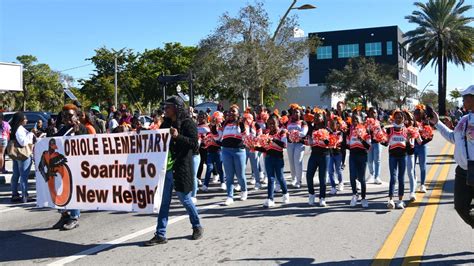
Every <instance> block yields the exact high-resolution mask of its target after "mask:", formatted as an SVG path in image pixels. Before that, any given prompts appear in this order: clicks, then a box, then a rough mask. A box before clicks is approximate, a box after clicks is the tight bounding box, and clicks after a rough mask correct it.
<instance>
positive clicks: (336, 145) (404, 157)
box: [193, 102, 433, 209]
mask: <svg viewBox="0 0 474 266" xmlns="http://www.w3.org/2000/svg"><path fill="white" fill-rule="evenodd" d="M425 111H426V110H425V106H423V105H421V104H420V105H418V106H416V109H415V110H413V112H411V111H409V110H399V109H396V110H394V111H393V112H392V113H391V115H390V118H389V119H388V121H387V123H383V121H380V120H379V117H380V116H379V115H378V113H377V109H375V108H370V109H368V110H366V111H363V110H362V108H360V107H359V108H355V109H354V110H346V108H345V105H344V103H343V102H339V103H338V104H337V109H336V110H324V109H319V108H314V109H312V110H311V109H308V108H305V109H303V108H302V107H301V106H299V105H298V104H291V105H290V106H289V109H288V110H284V111H282V112H281V114H280V113H279V111H278V110H274V111H273V112H271V111H270V110H267V109H265V108H264V107H262V106H257V107H256V108H255V110H251V109H250V108H247V109H246V110H240V108H239V106H237V105H232V106H231V107H230V108H229V110H228V111H226V112H220V111H216V112H214V113H212V114H210V113H206V112H200V113H199V114H198V115H197V119H196V120H197V125H198V134H199V151H196V152H195V155H194V169H195V171H194V176H195V182H194V183H195V188H194V191H193V201H194V202H195V201H196V194H197V192H198V184H199V183H201V185H202V186H201V190H202V191H203V192H206V191H208V190H209V183H210V180H211V174H212V173H213V172H215V171H216V172H217V174H218V175H215V176H216V178H215V179H214V181H215V182H216V183H217V182H220V184H221V186H220V187H221V189H222V190H225V191H226V192H227V199H226V201H225V205H231V204H233V203H234V190H235V191H240V200H242V201H245V200H246V199H247V197H248V187H247V182H246V178H245V169H246V164H247V162H248V161H250V165H251V169H252V179H251V182H250V183H251V184H253V185H254V189H255V190H259V189H261V188H263V186H264V184H267V192H268V195H267V199H266V200H265V202H264V203H263V206H264V207H266V208H269V207H273V206H275V199H274V195H275V192H277V193H278V192H281V193H282V194H283V196H282V203H283V204H286V203H289V202H290V195H289V189H288V185H287V183H286V181H285V178H284V174H283V173H284V160H283V158H284V150H285V149H286V150H287V153H288V163H289V165H290V167H289V168H290V172H291V178H292V179H291V180H292V182H291V185H292V187H294V188H300V187H301V184H302V181H303V158H304V153H305V149H306V146H308V147H309V148H310V149H311V155H310V157H309V159H308V160H307V163H308V165H307V167H306V169H307V171H306V183H307V188H308V193H309V195H308V203H309V204H310V205H314V204H315V203H316V196H317V195H316V193H315V188H314V181H313V178H314V176H315V174H316V172H318V178H319V195H318V196H319V202H318V204H319V206H321V207H325V206H326V205H327V204H326V198H327V195H326V190H327V187H326V183H327V177H329V183H330V186H331V188H330V192H329V193H330V194H331V195H336V194H337V193H338V192H339V191H343V190H344V180H343V176H342V171H343V169H344V167H345V159H346V153H347V151H348V152H349V173H350V174H349V175H350V176H349V178H350V186H351V189H352V194H353V196H352V199H351V201H350V206H356V205H357V204H358V203H359V201H360V204H361V205H362V207H363V208H367V207H368V206H369V203H368V201H367V198H366V191H367V189H366V184H367V182H373V183H375V184H379V185H380V184H382V181H381V179H380V151H381V147H380V145H383V146H387V147H388V152H389V170H390V183H389V184H390V185H389V195H388V196H389V200H388V203H387V207H388V208H389V209H394V208H397V209H403V208H404V207H405V204H404V201H403V197H404V192H405V187H404V186H405V173H407V175H408V178H409V181H410V195H409V200H410V201H414V200H416V196H415V190H416V189H417V183H418V181H417V178H416V176H415V164H416V162H418V163H419V168H420V185H419V188H418V190H419V192H421V193H425V192H426V187H425V177H426V155H427V154H426V145H427V143H429V142H430V141H431V140H432V138H433V130H432V128H431V126H430V124H429V120H428V118H427V115H426V112H425ZM204 164H205V165H206V166H207V171H206V173H205V177H204V181H201V179H200V176H201V172H202V168H203V165H204ZM367 168H368V169H369V172H370V175H369V177H368V178H367V179H366V169H367ZM199 170H200V171H199ZM217 176H218V179H217ZM234 177H236V178H237V181H238V184H237V185H234ZM397 183H398V190H397V192H398V193H397V194H398V195H397V196H398V200H394V199H396V197H395V196H394V193H395V187H396V184H397Z"/></svg>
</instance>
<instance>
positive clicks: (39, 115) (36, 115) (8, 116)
mask: <svg viewBox="0 0 474 266" xmlns="http://www.w3.org/2000/svg"><path fill="white" fill-rule="evenodd" d="M23 113H24V114H25V116H26V118H27V119H28V123H27V124H26V125H25V128H26V129H27V130H28V131H31V130H32V129H33V128H34V127H35V126H36V122H38V120H42V121H43V128H46V126H47V125H48V119H49V118H50V117H51V116H52V114H51V113H46V112H29V111H26V112H23ZM14 114H15V112H5V113H3V119H4V120H5V121H7V122H8V123H11V120H12V119H13V115H14Z"/></svg>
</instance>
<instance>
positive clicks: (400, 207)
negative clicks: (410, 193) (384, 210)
mask: <svg viewBox="0 0 474 266" xmlns="http://www.w3.org/2000/svg"><path fill="white" fill-rule="evenodd" d="M395 208H397V209H400V210H403V209H405V203H404V202H403V200H399V201H398V202H397V204H396V206H395Z"/></svg>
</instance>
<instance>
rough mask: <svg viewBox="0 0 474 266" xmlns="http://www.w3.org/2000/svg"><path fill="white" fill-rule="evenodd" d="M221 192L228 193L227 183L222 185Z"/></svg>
mask: <svg viewBox="0 0 474 266" xmlns="http://www.w3.org/2000/svg"><path fill="white" fill-rule="evenodd" d="M221 190H224V191H227V185H226V184H225V183H221Z"/></svg>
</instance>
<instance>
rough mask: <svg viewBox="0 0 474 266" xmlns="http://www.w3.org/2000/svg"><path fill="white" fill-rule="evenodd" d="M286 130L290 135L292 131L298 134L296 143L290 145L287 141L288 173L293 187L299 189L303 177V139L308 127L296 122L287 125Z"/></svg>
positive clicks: (289, 141)
mask: <svg viewBox="0 0 474 266" xmlns="http://www.w3.org/2000/svg"><path fill="white" fill-rule="evenodd" d="M286 129H287V130H288V132H289V133H290V132H291V131H293V130H296V131H298V132H299V137H300V141H299V142H296V143H292V142H291V140H290V139H288V147H287V150H288V161H289V163H290V171H291V177H292V180H293V183H292V184H293V186H294V187H297V188H299V187H301V179H302V176H303V155H304V149H305V147H304V140H303V138H304V137H306V134H307V133H308V125H307V123H306V122H304V121H301V120H299V121H297V122H290V123H288V125H287V127H286Z"/></svg>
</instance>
